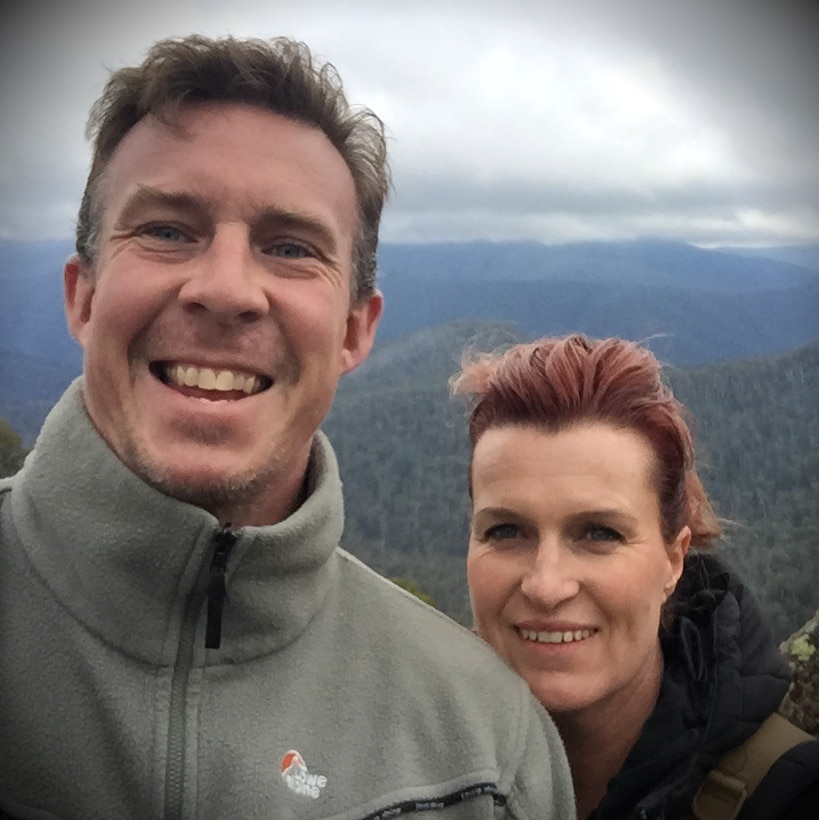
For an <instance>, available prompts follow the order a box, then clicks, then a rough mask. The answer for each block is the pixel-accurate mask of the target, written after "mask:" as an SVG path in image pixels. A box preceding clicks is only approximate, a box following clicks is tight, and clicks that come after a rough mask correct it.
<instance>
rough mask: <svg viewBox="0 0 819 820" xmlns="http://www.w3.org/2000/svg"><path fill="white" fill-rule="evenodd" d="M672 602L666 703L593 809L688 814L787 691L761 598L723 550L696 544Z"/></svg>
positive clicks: (608, 813) (605, 813)
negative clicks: (726, 757)
mask: <svg viewBox="0 0 819 820" xmlns="http://www.w3.org/2000/svg"><path fill="white" fill-rule="evenodd" d="M671 603H672V605H673V606H674V622H673V627H672V630H671V633H670V634H669V635H668V636H667V637H666V638H665V639H664V641H663V657H664V662H665V671H664V675H663V682H662V687H661V690H660V696H659V698H658V701H657V705H656V707H655V709H654V712H653V713H652V714H651V715H650V717H649V718H648V720H647V721H646V723H645V725H644V727H643V731H642V733H641V734H640V737H639V738H638V739H637V742H636V743H635V745H634V746H633V748H632V750H631V752H630V753H629V755H628V757H627V758H626V762H625V764H624V765H623V768H622V769H621V770H620V772H619V773H618V774H617V775H615V777H614V778H612V781H611V783H610V784H609V789H608V791H607V793H606V796H605V797H604V799H603V801H602V802H601V804H600V806H598V809H597V811H596V812H595V813H594V814H593V815H592V817H593V818H597V817H600V818H603V817H623V818H626V817H639V818H663V817H682V816H683V815H685V814H686V813H687V810H688V807H689V806H690V805H691V800H692V799H693V797H694V794H695V793H696V790H697V788H698V787H699V784H700V782H701V781H702V780H703V778H704V777H705V775H706V774H707V773H708V772H709V771H710V770H711V769H712V768H713V767H714V765H715V764H716V763H717V761H718V760H719V759H720V758H721V757H722V755H723V754H724V753H725V752H727V751H728V750H729V749H732V748H733V747H735V746H737V745H739V744H740V743H742V741H744V740H745V739H746V738H747V737H750V735H751V734H753V733H754V731H756V729H757V727H758V726H759V724H760V723H762V721H763V720H764V719H765V718H767V717H768V715H770V714H771V713H772V712H775V711H776V709H777V707H778V706H779V703H780V702H781V700H782V698H783V697H784V695H785V692H786V691H787V688H788V680H789V672H788V668H787V665H786V663H785V661H784V659H783V658H782V656H781V654H780V653H779V651H778V649H777V647H776V644H775V642H774V641H773V638H772V637H771V635H770V632H769V631H768V628H767V626H766V624H765V622H764V618H763V616H762V613H761V612H760V610H759V607H758V606H757V604H756V601H755V600H754V598H753V596H752V595H751V593H750V592H749V591H748V589H747V588H746V587H745V586H744V585H743V584H742V583H741V581H739V579H738V578H736V577H735V576H734V575H733V574H732V573H731V572H730V571H729V570H728V568H727V567H726V565H725V564H724V563H722V561H721V560H720V559H719V558H717V557H716V556H714V555H712V554H706V553H689V555H688V557H687V558H686V566H685V571H684V573H683V576H682V578H681V580H680V583H679V584H678V586H677V590H676V592H675V595H674V599H673V600H672V602H671Z"/></svg>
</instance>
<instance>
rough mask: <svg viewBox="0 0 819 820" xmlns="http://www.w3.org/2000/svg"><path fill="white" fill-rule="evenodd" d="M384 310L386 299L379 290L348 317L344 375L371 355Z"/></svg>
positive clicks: (342, 356)
mask: <svg viewBox="0 0 819 820" xmlns="http://www.w3.org/2000/svg"><path fill="white" fill-rule="evenodd" d="M383 310H384V297H383V296H382V295H381V291H378V290H376V291H373V293H372V295H371V296H367V297H365V298H364V299H361V300H360V301H359V302H357V303H356V304H355V305H353V307H352V309H351V310H350V315H349V316H348V317H347V333H346V335H345V336H344V350H343V352H342V355H341V372H342V373H349V372H350V371H351V370H354V369H355V368H356V367H358V366H359V365H360V364H361V363H362V362H363V361H364V360H365V359H366V358H367V356H369V355H370V350H372V347H373V342H374V341H375V331H376V329H377V328H378V322H379V321H380V319H381V313H382V312H383Z"/></svg>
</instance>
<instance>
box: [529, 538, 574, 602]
mask: <svg viewBox="0 0 819 820" xmlns="http://www.w3.org/2000/svg"><path fill="white" fill-rule="evenodd" d="M576 564H577V562H576V561H575V560H574V557H573V556H572V555H571V554H570V552H569V551H568V550H567V549H566V548H565V547H563V546H561V545H560V543H558V542H556V541H551V540H549V541H546V540H544V541H542V542H541V543H540V544H539V545H538V549H537V553H536V554H535V556H534V558H533V560H532V562H531V564H530V565H529V566H528V568H527V570H526V572H525V573H524V576H523V578H522V580H521V585H520V589H521V592H522V593H523V595H525V596H526V597H527V598H528V599H529V600H530V601H532V603H533V604H536V605H537V606H539V607H541V608H544V609H551V608H553V607H556V606H557V605H558V604H560V603H562V602H563V601H567V600H569V599H570V598H573V597H574V596H575V595H577V593H578V592H579V590H580V578H579V573H578V571H577V569H578V568H577V566H576Z"/></svg>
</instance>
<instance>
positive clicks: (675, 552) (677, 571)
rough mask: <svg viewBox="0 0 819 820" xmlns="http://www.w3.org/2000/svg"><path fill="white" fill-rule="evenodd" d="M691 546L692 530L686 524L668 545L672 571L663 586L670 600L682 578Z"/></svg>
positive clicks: (665, 594) (669, 562) (666, 596)
mask: <svg viewBox="0 0 819 820" xmlns="http://www.w3.org/2000/svg"><path fill="white" fill-rule="evenodd" d="M690 546H691V530H690V528H689V527H688V526H687V525H686V526H685V527H683V528H682V529H681V530H680V531H679V532H678V533H677V536H676V538H675V539H674V540H673V541H672V542H671V544H670V545H669V546H668V566H669V570H670V573H669V578H668V583H667V584H666V585H665V587H664V588H663V592H664V598H665V600H668V598H669V597H670V596H671V593H672V592H674V589H675V587H676V586H677V581H679V580H680V576H681V575H682V572H683V568H684V566H685V556H686V555H687V554H688V548H689V547H690Z"/></svg>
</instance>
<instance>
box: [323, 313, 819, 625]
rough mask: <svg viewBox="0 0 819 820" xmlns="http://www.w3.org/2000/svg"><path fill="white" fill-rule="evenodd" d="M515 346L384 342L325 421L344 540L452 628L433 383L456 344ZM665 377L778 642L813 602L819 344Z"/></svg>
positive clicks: (450, 474) (503, 339)
mask: <svg viewBox="0 0 819 820" xmlns="http://www.w3.org/2000/svg"><path fill="white" fill-rule="evenodd" d="M523 338H524V334H523V333H522V332H521V331H520V330H517V329H515V328H514V327H513V326H508V325H497V324H488V325H487V324H481V323H476V322H471V323H459V324H454V325H446V326H443V327H440V328H437V329H434V330H426V331H423V332H422V333H420V334H416V335H412V336H410V337H407V338H405V339H403V340H401V341H400V342H399V343H395V344H393V345H387V346H384V347H382V348H381V349H380V350H378V351H376V352H375V354H374V355H373V356H372V358H371V360H370V362H369V363H368V365H367V367H366V368H364V369H362V370H361V371H360V372H358V373H353V374H351V375H350V376H348V377H346V379H345V380H344V381H343V382H342V385H341V387H340V389H339V393H338V396H337V398H336V402H335V405H334V408H333V410H332V412H331V415H330V417H329V418H328V420H327V423H326V424H325V430H326V431H327V432H328V434H329V435H330V437H331V439H332V441H333V443H334V445H335V447H336V450H337V452H338V456H339V461H340V464H341V472H342V477H343V479H344V482H345V497H346V507H347V525H346V531H345V544H346V545H347V546H348V547H349V548H350V549H351V551H353V552H356V553H357V554H359V555H360V556H361V557H363V558H364V559H365V560H368V561H370V562H371V563H372V564H373V565H374V566H375V568H376V569H379V570H380V571H382V572H385V573H386V574H390V575H402V576H409V577H412V578H414V579H415V580H417V581H418V582H419V583H420V585H421V587H422V589H424V591H426V592H428V593H429V594H430V595H432V597H433V598H435V600H436V601H437V602H438V604H439V606H440V607H441V608H442V609H444V610H445V611H447V612H449V613H450V614H452V615H453V616H454V617H456V618H458V619H459V620H462V621H464V622H466V621H468V618H469V614H468V613H469V610H468V599H467V595H466V590H465V583H464V573H463V563H464V555H465V550H466V543H467V526H468V514H469V505H468V498H467V496H466V470H467V464H468V443H467V436H466V408H465V406H463V404H459V403H457V402H452V401H451V400H450V398H449V392H448V387H447V379H448V377H449V376H450V375H451V374H452V373H453V372H455V371H456V370H457V366H458V361H459V358H460V353H461V351H462V350H463V348H464V346H468V345H472V346H474V347H476V348H478V349H484V350H485V349H494V348H496V347H499V346H503V345H505V344H508V343H512V342H514V341H518V340H522V339H523ZM668 377H669V381H670V382H671V384H672V386H673V387H674V389H675V392H676V393H677V395H678V396H679V397H680V399H681V400H682V401H683V402H684V403H685V404H686V405H687V406H688V407H689V408H690V409H691V411H692V412H693V414H694V416H695V419H696V424H695V429H696V432H697V436H698V452H699V460H700V464H701V472H702V475H703V479H704V482H705V484H706V488H707V489H708V491H709V493H710V495H711V497H712V499H713V501H714V504H715V506H716V508H717V511H718V513H719V514H720V515H721V516H724V517H726V518H729V519H731V521H732V522H733V523H732V524H731V525H730V526H729V527H728V528H727V538H726V543H725V546H724V547H723V548H724V550H725V551H726V553H727V554H728V555H729V556H730V558H731V560H732V561H734V562H735V563H736V565H738V566H739V567H740V568H741V570H742V571H743V573H744V574H745V576H746V577H747V579H748V581H749V583H750V584H751V586H752V587H753V588H754V589H755V590H756V591H757V593H758V595H759V597H760V599H761V601H762V604H763V607H764V609H765V611H766V613H767V614H768V616H769V619H770V622H771V626H772V629H773V630H774V632H775V634H776V635H777V636H778V637H780V638H784V637H785V636H786V635H787V634H789V633H790V632H791V631H793V630H794V629H795V628H797V627H798V626H799V625H801V624H802V623H803V622H804V621H805V620H806V618H807V617H808V616H809V615H810V614H811V613H812V612H813V611H814V610H815V609H816V605H817V603H819V592H817V590H819V557H818V556H819V503H818V502H819V343H818V344H813V345H810V346H809V347H806V348H803V349H800V350H798V351H796V352H794V353H790V354H787V355H785V356H781V357H775V358H762V359H758V360H743V361H737V362H731V363H725V364H720V365H710V366H706V367H701V368H696V369H671V370H669V372H668Z"/></svg>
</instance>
